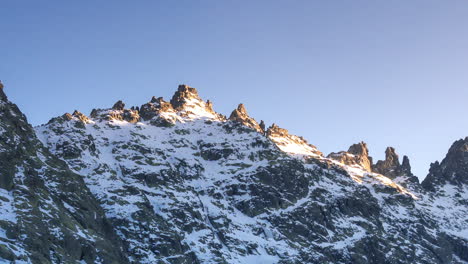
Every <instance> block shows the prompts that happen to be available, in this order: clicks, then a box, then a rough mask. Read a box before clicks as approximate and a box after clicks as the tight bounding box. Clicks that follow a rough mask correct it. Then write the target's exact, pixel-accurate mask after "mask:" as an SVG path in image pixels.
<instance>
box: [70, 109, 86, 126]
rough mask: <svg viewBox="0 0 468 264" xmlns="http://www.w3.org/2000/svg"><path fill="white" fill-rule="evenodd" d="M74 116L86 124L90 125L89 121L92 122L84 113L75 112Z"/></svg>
mask: <svg viewBox="0 0 468 264" xmlns="http://www.w3.org/2000/svg"><path fill="white" fill-rule="evenodd" d="M72 115H73V116H74V117H76V118H78V120H80V121H81V122H83V123H85V124H86V123H89V121H90V120H89V118H88V117H87V116H86V115H84V114H83V113H81V112H80V111H78V110H75V111H74V112H73V114H72Z"/></svg>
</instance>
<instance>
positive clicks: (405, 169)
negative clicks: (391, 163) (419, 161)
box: [400, 155, 413, 175]
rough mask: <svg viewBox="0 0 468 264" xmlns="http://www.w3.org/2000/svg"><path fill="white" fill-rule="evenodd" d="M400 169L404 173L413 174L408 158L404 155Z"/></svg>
mask: <svg viewBox="0 0 468 264" xmlns="http://www.w3.org/2000/svg"><path fill="white" fill-rule="evenodd" d="M400 170H401V172H402V173H403V174H404V175H413V173H412V172H411V165H410V161H409V158H408V156H406V155H404V156H403V161H402V162H401V167H400Z"/></svg>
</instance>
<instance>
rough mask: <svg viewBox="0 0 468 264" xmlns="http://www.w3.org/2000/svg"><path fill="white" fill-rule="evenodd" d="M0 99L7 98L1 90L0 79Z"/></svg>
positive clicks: (0, 83)
mask: <svg viewBox="0 0 468 264" xmlns="http://www.w3.org/2000/svg"><path fill="white" fill-rule="evenodd" d="M0 100H7V96H6V95H5V93H4V92H3V84H2V82H1V81H0Z"/></svg>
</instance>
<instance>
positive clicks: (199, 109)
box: [170, 84, 223, 120]
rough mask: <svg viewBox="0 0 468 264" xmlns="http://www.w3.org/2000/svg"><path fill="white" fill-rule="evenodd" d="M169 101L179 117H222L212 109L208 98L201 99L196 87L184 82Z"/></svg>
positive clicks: (219, 118)
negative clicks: (206, 99) (205, 99)
mask: <svg viewBox="0 0 468 264" xmlns="http://www.w3.org/2000/svg"><path fill="white" fill-rule="evenodd" d="M170 103H171V105H172V107H173V108H174V110H175V111H176V112H177V114H178V115H179V116H180V117H181V118H188V119H197V118H209V119H218V120H221V119H223V118H222V115H220V114H218V113H216V112H215V111H214V110H213V103H212V102H211V101H210V100H208V101H206V102H205V101H203V100H202V99H201V98H200V97H199V96H198V92H197V89H195V88H193V87H190V86H188V85H185V84H181V85H179V87H178V88H177V91H176V92H175V93H174V95H173V96H172V99H171V101H170Z"/></svg>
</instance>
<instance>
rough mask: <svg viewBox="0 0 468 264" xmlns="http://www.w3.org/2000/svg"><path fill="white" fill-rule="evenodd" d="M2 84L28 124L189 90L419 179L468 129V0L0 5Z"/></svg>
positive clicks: (220, 106) (27, 1)
mask: <svg viewBox="0 0 468 264" xmlns="http://www.w3.org/2000/svg"><path fill="white" fill-rule="evenodd" d="M0 11H1V16H0V34H1V40H0V80H2V82H3V84H4V85H5V89H4V90H5V93H6V94H7V95H8V97H9V99H10V100H11V101H13V102H15V103H16V104H17V105H18V106H19V107H20V109H21V110H22V111H23V112H24V113H25V114H26V115H27V117H28V120H29V121H30V122H31V123H32V124H33V125H40V124H43V123H45V122H47V121H48V120H49V119H50V118H52V117H55V116H58V115H62V114H63V113H65V112H72V111H73V110H75V109H78V110H80V111H81V112H83V113H85V114H89V112H90V111H91V110H92V109H93V108H99V107H100V108H104V107H110V106H112V105H113V103H115V102H116V101H117V100H119V99H122V100H124V102H125V103H126V104H127V106H131V105H141V104H144V103H146V102H148V101H149V100H150V98H151V96H153V95H154V96H163V97H164V98H166V99H170V97H171V96H172V94H173V93H174V92H175V90H176V89H177V85H178V84H182V83H184V84H188V85H190V86H192V87H195V88H197V89H198V91H199V94H200V96H201V97H202V98H203V99H210V100H211V101H213V103H214V109H215V110H216V111H217V112H220V113H222V114H225V115H229V114H230V112H231V111H232V110H233V109H234V108H235V107H236V106H237V104H238V103H244V104H245V105H246V108H247V110H248V112H249V114H250V115H251V116H252V117H254V118H256V119H257V120H264V121H265V122H266V124H267V125H270V124H272V123H276V124H278V125H279V126H281V127H284V128H286V129H288V130H289V131H290V132H291V133H293V134H296V135H300V136H303V137H305V138H306V139H307V140H308V141H309V143H311V144H314V145H316V146H317V147H318V148H319V149H320V150H321V151H322V152H324V153H325V154H328V153H330V152H332V151H340V150H347V149H348V147H349V146H350V145H351V144H353V143H357V142H359V141H365V142H367V143H368V146H369V149H370V154H371V156H373V157H374V159H383V158H384V151H385V148H386V147H387V146H393V147H395V148H396V150H397V152H398V153H399V154H400V155H401V156H402V155H408V156H409V158H410V161H411V164H412V167H413V172H414V173H415V174H416V175H417V176H418V177H419V178H420V179H423V178H424V177H425V176H426V175H427V172H428V168H429V164H430V163H431V162H434V161H436V160H441V159H442V158H443V157H444V156H445V154H446V153H447V150H448V148H449V147H450V145H451V144H452V143H453V141H455V140H457V139H460V138H464V137H465V136H468V118H467V113H468V103H467V102H468V48H467V47H468V16H467V15H466V14H468V1H465V0H451V1H440V0H438V1H434V0H412V1H407V0H395V1H383V0H382V1H380V0H377V1H375V0H368V1H363V0H353V1H347V0H336V1H328V0H327V1H325V0H323V1H318V0H317V1H310V0H307V1H299V0H291V1H285V0H283V1H278V0H265V1H263V0H256V1H247V0H239V1H232V0H224V1H219V0H191V1H184V0H178V1H170V0H167V1H164V0H160V1H154V0H152V1H149V0H139V1H128V0H127V1H122V0H112V1H111V0H101V1H90V0H82V1H54V0H49V1H36V0H2V1H1V2H0Z"/></svg>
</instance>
